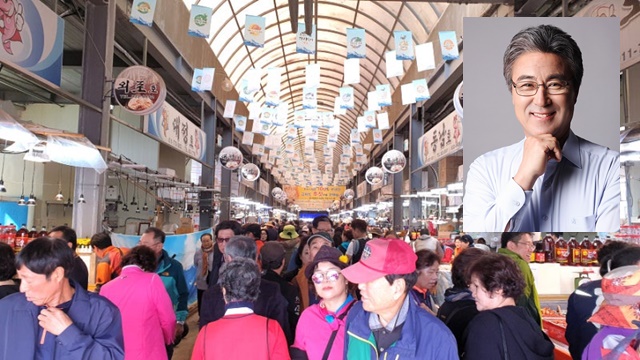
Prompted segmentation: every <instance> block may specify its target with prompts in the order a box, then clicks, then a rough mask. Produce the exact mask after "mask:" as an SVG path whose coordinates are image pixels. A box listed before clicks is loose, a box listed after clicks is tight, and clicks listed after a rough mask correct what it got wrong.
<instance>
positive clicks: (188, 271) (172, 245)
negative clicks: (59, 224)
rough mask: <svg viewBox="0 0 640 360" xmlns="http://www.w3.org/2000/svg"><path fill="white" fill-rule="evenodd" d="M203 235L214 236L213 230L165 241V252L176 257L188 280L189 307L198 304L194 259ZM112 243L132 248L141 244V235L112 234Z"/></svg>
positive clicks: (167, 238) (116, 245) (183, 235)
mask: <svg viewBox="0 0 640 360" xmlns="http://www.w3.org/2000/svg"><path fill="white" fill-rule="evenodd" d="M203 234H211V235H213V234H212V232H211V229H207V230H202V231H197V232H194V233H190V234H182V235H167V236H166V238H165V240H164V250H165V251H166V252H167V253H168V254H169V256H175V259H176V260H178V261H179V262H180V263H181V264H182V270H183V271H184V278H185V279H186V280H187V287H188V288H189V305H191V304H195V303H196V300H197V299H196V298H197V291H196V266H195V264H194V263H193V258H194V256H195V254H196V250H197V249H198V248H200V246H201V244H202V243H201V242H200V237H201V236H202V235H203ZM110 235H111V242H112V243H113V246H115V247H123V248H129V249H130V248H132V247H135V246H136V245H138V243H139V242H140V235H125V234H116V233H111V234H110Z"/></svg>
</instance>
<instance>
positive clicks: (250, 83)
mask: <svg viewBox="0 0 640 360" xmlns="http://www.w3.org/2000/svg"><path fill="white" fill-rule="evenodd" d="M244 79H246V80H247V90H248V91H250V92H252V93H255V92H256V91H258V90H260V81H261V80H262V69H261V68H251V69H249V70H247V74H246V75H245V76H244Z"/></svg>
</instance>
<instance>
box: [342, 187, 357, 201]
mask: <svg viewBox="0 0 640 360" xmlns="http://www.w3.org/2000/svg"><path fill="white" fill-rule="evenodd" d="M343 196H344V198H345V199H347V200H351V199H353V198H354V197H355V196H356V193H355V191H353V190H351V189H347V190H345V191H344V194H343Z"/></svg>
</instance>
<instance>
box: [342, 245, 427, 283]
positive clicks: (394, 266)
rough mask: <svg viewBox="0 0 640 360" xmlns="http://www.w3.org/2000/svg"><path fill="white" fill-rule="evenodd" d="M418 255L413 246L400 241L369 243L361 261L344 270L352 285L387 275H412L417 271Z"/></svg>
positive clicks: (343, 272) (343, 273)
mask: <svg viewBox="0 0 640 360" xmlns="http://www.w3.org/2000/svg"><path fill="white" fill-rule="evenodd" d="M417 258H418V257H417V256H416V254H415V253H414V252H413V249H411V246H410V245H409V244H407V243H406V242H404V241H403V240H399V239H373V240H369V241H367V244H366V245H365V247H364V250H363V251H362V257H361V258H360V261H359V262H357V263H355V264H353V265H351V266H349V267H347V268H346V269H343V270H342V275H344V277H345V278H346V279H347V280H349V281H350V282H352V283H355V284H362V283H367V282H370V281H373V280H376V279H378V278H381V277H383V276H385V275H392V274H398V275H400V274H410V273H412V272H414V271H416V260H417Z"/></svg>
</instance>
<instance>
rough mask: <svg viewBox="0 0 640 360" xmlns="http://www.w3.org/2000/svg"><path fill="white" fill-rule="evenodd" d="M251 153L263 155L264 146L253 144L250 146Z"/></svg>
mask: <svg viewBox="0 0 640 360" xmlns="http://www.w3.org/2000/svg"><path fill="white" fill-rule="evenodd" d="M251 154H252V155H259V156H262V155H264V146H262V145H260V144H253V147H252V148H251Z"/></svg>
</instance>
